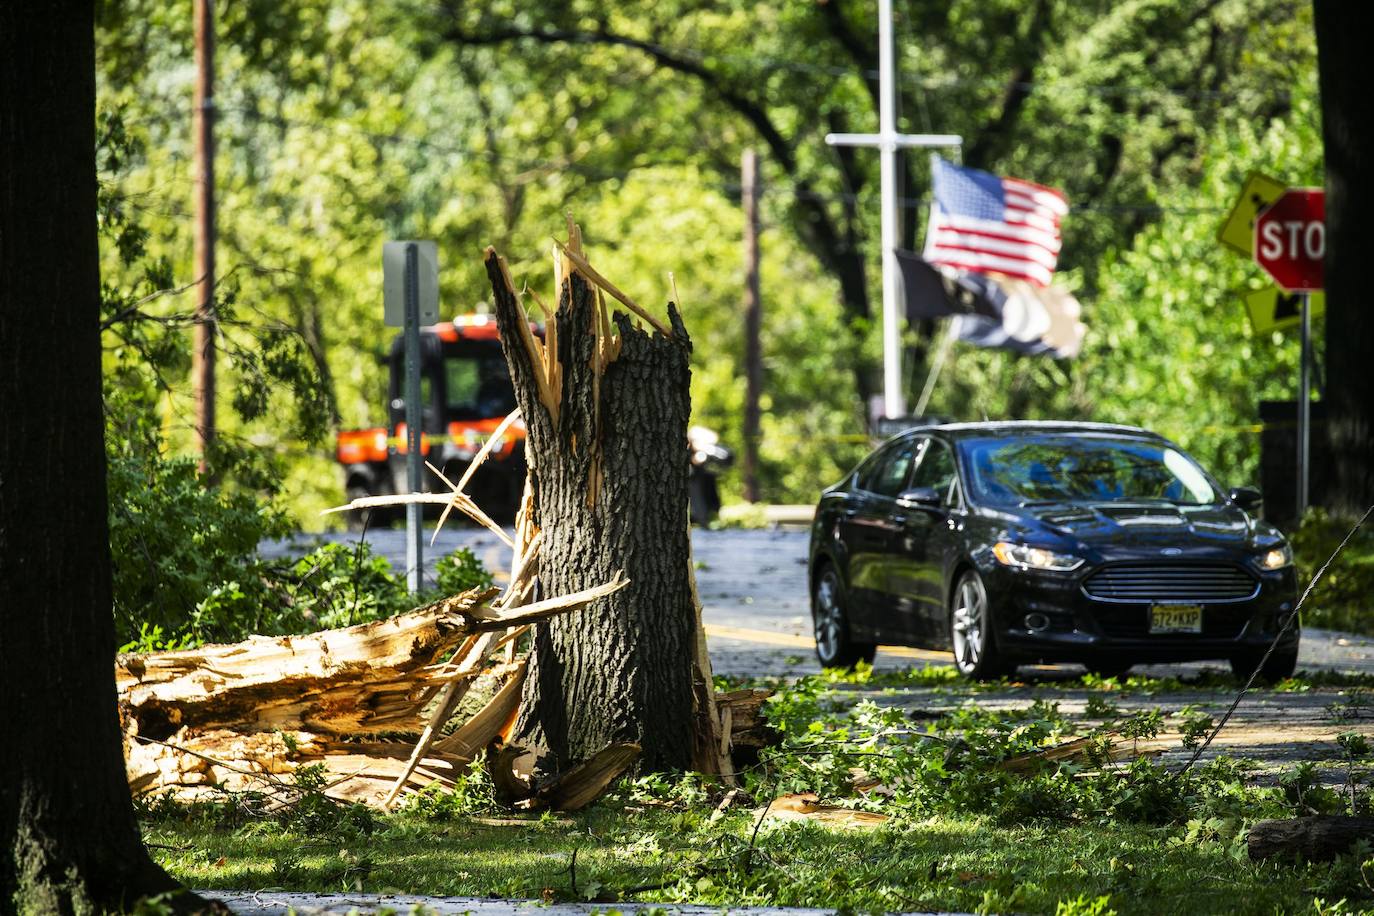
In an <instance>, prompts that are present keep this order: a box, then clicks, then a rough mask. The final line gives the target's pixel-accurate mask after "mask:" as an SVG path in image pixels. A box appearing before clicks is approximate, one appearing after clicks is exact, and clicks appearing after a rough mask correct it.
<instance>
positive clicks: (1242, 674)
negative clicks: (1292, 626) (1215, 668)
mask: <svg viewBox="0 0 1374 916" xmlns="http://www.w3.org/2000/svg"><path fill="white" fill-rule="evenodd" d="M1263 657H1264V653H1263V652H1246V653H1244V654H1243V655H1235V656H1232V658H1231V673H1232V674H1234V675H1235V676H1236V677H1237V678H1239V679H1240V680H1242V681H1248V680H1249V679H1250V675H1251V674H1253V673H1254V671H1255V668H1256V667H1258V666H1259V664H1260V659H1262V658H1263ZM1297 668H1298V650H1297V649H1275V650H1274V654H1272V655H1270V656H1269V660H1268V661H1267V662H1265V663H1264V667H1262V668H1260V673H1259V679H1260V680H1261V681H1263V682H1264V683H1266V684H1276V683H1278V682H1279V681H1282V680H1284V679H1286V678H1290V677H1292V676H1293V672H1294V671H1296V670H1297Z"/></svg>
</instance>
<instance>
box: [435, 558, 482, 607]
mask: <svg viewBox="0 0 1374 916" xmlns="http://www.w3.org/2000/svg"><path fill="white" fill-rule="evenodd" d="M434 574H435V587H436V588H437V589H438V591H439V592H440V593H441V594H444V595H456V594H458V593H459V592H465V591H467V590H468V589H472V588H490V587H491V584H492V577H491V573H490V572H488V571H487V568H486V567H485V566H484V565H482V561H481V560H479V559H477V555H476V554H475V553H473V552H472V551H471V550H469V549H468V548H466V547H459V548H458V549H457V550H455V551H453V553H451V554H449V555H448V556H445V557H441V558H440V560H439V562H438V563H435V564H434Z"/></svg>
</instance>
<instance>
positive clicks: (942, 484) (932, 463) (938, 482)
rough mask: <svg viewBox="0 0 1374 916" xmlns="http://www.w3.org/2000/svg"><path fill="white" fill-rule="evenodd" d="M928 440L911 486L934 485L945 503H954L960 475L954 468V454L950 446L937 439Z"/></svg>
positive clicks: (948, 504)
mask: <svg viewBox="0 0 1374 916" xmlns="http://www.w3.org/2000/svg"><path fill="white" fill-rule="evenodd" d="M927 442H928V444H927V446H926V448H925V449H924V454H922V456H921V463H920V464H919V465H918V466H917V467H916V473H915V474H914V475H912V478H911V486H912V487H913V488H915V487H933V488H934V489H935V490H936V492H938V493H939V494H940V501H941V502H942V503H943V504H944V505H946V506H950V505H953V504H954V503H955V500H956V497H955V493H956V492H957V484H958V482H959V475H958V473H956V472H955V470H954V455H953V454H952V453H951V452H950V450H949V446H947V445H945V444H944V443H943V442H940V441H939V440H937V439H928V440H927Z"/></svg>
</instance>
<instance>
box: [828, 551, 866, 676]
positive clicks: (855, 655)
mask: <svg viewBox="0 0 1374 916" xmlns="http://www.w3.org/2000/svg"><path fill="white" fill-rule="evenodd" d="M811 620H812V622H813V623H814V624H815V627H816V631H815V632H816V658H818V659H820V663H821V666H822V667H824V668H853V667H854V666H855V665H856V664H858V663H859V662H861V661H863V662H869V663H870V664H871V663H872V662H873V656H874V655H876V654H877V651H878V647H877V646H876V645H874V644H873V643H869V642H855V641H854V640H853V639H851V638H850V636H849V618H848V617H847V616H846V615H845V599H844V586H843V585H841V584H840V574H839V573H838V572H836V571H835V567H833V566H826V567H825V570H824V571H823V572H822V573H821V575H820V578H819V579H817V580H816V587H815V591H813V592H812V595H811Z"/></svg>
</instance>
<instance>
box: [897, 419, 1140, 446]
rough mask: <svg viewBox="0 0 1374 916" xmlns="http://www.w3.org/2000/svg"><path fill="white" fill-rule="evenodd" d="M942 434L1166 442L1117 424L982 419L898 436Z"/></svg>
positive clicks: (908, 432)
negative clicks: (1098, 437)
mask: <svg viewBox="0 0 1374 916" xmlns="http://www.w3.org/2000/svg"><path fill="white" fill-rule="evenodd" d="M932 432H937V433H943V434H944V435H946V436H948V437H949V438H952V439H967V438H971V437H973V436H989V435H991V436H1017V435H1034V434H1043V433H1115V434H1116V435H1127V436H1138V437H1143V438H1147V439H1158V440H1161V441H1167V440H1165V439H1164V437H1163V436H1161V435H1159V434H1158V433H1152V432H1150V431H1149V430H1148V429H1142V428H1140V427H1139V426H1126V425H1124V424H1120V423H1090V422H1086V421H1080V420H983V421H981V422H976V423H939V424H932V425H927V426H916V427H912V428H911V429H908V430H904V431H902V432H901V433H899V434H898V435H900V436H909V435H914V434H928V433H932Z"/></svg>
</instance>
